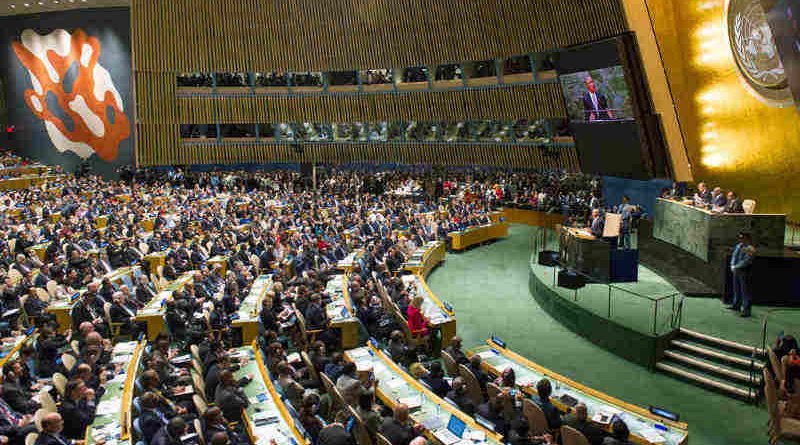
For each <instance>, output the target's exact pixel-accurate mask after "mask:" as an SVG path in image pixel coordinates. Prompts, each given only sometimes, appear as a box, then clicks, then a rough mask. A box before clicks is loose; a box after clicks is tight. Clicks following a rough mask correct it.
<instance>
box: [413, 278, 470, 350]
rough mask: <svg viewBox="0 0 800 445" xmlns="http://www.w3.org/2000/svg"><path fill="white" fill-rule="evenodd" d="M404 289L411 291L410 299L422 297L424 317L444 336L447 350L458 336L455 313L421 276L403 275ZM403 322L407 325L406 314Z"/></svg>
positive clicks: (443, 342)
mask: <svg viewBox="0 0 800 445" xmlns="http://www.w3.org/2000/svg"><path fill="white" fill-rule="evenodd" d="M402 281H403V287H404V288H406V289H409V292H408V293H409V297H410V298H411V299H413V298H414V296H416V295H421V296H422V297H423V300H422V315H424V316H425V318H426V319H427V320H428V322H429V323H430V324H431V325H432V326H433V327H434V328H438V329H439V330H440V331H441V334H442V348H446V347H447V346H448V345H449V344H450V340H452V339H453V336H455V335H456V317H455V313H454V312H453V311H452V310H451V309H448V308H447V307H445V305H444V304H442V302H441V301H439V299H438V298H436V295H434V294H433V292H431V289H430V288H429V287H428V283H426V282H425V279H424V278H423V277H422V276H421V275H403V276H402ZM401 315H402V316H403V320H401V322H403V323H407V322H408V320H406V319H405V314H401Z"/></svg>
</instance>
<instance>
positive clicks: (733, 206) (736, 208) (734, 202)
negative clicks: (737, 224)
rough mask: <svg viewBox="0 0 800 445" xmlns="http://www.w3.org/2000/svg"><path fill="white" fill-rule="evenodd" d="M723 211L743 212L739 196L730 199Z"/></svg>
mask: <svg viewBox="0 0 800 445" xmlns="http://www.w3.org/2000/svg"><path fill="white" fill-rule="evenodd" d="M724 212H725V213H744V208H742V201H740V200H739V198H735V199H731V200H730V201H728V203H727V204H725V209H724Z"/></svg>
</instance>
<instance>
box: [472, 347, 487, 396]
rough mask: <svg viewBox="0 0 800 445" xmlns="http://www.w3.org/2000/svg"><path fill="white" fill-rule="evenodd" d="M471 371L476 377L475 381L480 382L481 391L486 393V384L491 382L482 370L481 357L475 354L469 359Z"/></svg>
mask: <svg viewBox="0 0 800 445" xmlns="http://www.w3.org/2000/svg"><path fill="white" fill-rule="evenodd" d="M469 370H470V371H472V374H474V375H475V379H476V380H478V385H480V387H481V391H486V383H488V382H489V377H488V376H487V375H486V373H485V372H483V369H482V368H481V356H480V355H478V354H475V355H473V356H472V357H470V358H469Z"/></svg>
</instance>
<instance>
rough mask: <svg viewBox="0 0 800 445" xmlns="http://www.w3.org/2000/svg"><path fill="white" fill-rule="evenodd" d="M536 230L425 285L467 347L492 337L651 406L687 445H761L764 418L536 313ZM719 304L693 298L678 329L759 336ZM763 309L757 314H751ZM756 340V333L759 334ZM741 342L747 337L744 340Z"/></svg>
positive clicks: (440, 271)
mask: <svg viewBox="0 0 800 445" xmlns="http://www.w3.org/2000/svg"><path fill="white" fill-rule="evenodd" d="M535 230H536V229H533V228H530V227H527V226H517V225H515V226H512V227H511V232H510V236H509V237H508V238H506V239H504V240H500V241H497V242H495V243H493V244H490V245H487V246H482V247H477V248H474V249H472V250H470V251H467V252H464V253H461V254H448V255H447V258H446V261H445V263H444V264H443V265H441V266H440V267H439V268H437V269H436V270H435V271H433V273H432V274H431V275H430V277H429V279H428V284H429V285H430V287H431V289H432V290H433V292H434V293H436V295H437V296H439V297H440V298H441V299H443V300H445V301H447V302H449V303H451V304H452V305H453V306H454V307H455V310H456V318H457V320H458V333H459V335H460V336H461V337H462V338H463V339H464V344H465V346H472V345H476V344H479V343H483V342H484V341H485V340H486V339H487V338H488V336H489V335H490V334H491V333H495V334H496V335H497V336H499V337H500V338H502V339H503V340H505V341H506V342H507V343H508V345H509V347H510V348H511V349H512V350H514V351H516V352H518V353H520V354H522V355H523V356H525V357H528V358H529V359H531V360H532V361H534V362H536V363H539V364H540V365H543V366H545V367H547V368H550V369H552V370H553V371H555V372H558V373H561V374H563V375H565V376H567V377H569V378H572V379H574V380H576V381H578V382H581V383H583V384H586V385H588V386H590V387H592V388H595V389H597V390H600V391H603V392H605V393H607V394H609V395H612V396H614V397H617V398H619V399H622V400H625V401H627V402H630V403H634V404H637V405H640V406H644V407H647V406H648V405H657V406H662V407H664V408H667V409H670V410H672V411H675V412H678V413H680V415H681V420H683V421H686V422H687V423H688V424H689V443H690V444H692V445H712V444H713V445H738V444H741V445H756V444H766V443H767V437H766V422H767V413H766V411H765V410H764V409H763V408H761V407H755V406H753V405H748V404H746V403H743V402H739V401H736V400H733V399H731V398H728V397H725V396H722V395H719V394H716V393H713V392H709V391H705V390H703V389H700V388H698V387H696V386H693V385H691V384H688V383H684V382H682V381H679V380H676V379H674V378H672V377H669V376H666V375H663V374H659V373H651V372H650V371H648V370H647V369H645V368H643V367H641V366H638V365H635V364H633V363H630V362H628V361H626V360H624V359H621V358H619V357H617V356H616V355H614V354H611V353H610V352H607V351H605V350H603V349H601V348H598V347H597V346H595V345H593V344H592V343H591V342H589V341H587V340H585V339H583V338H582V337H580V336H578V335H577V334H575V333H573V332H572V331H570V330H568V329H567V328H565V327H563V326H562V325H561V324H559V323H558V322H557V321H555V320H554V319H553V318H551V317H550V316H549V315H548V314H547V313H546V312H545V311H544V310H543V309H541V308H540V307H539V306H538V304H537V303H536V301H535V300H534V299H533V297H532V296H531V295H530V293H529V291H528V273H529V260H530V254H531V236H532V234H533V233H534V231H535ZM719 306H720V303H719V301H717V300H712V299H708V300H702V299H691V301H689V302H688V304H687V308H686V309H685V311H686V312H685V313H684V321H685V323H684V325H686V326H687V327H690V328H692V327H694V328H696V329H698V330H700V331H702V332H707V333H710V334H714V333H717V334H720V333H727V332H728V331H729V330H732V331H734V332H737V333H738V334H739V335H740V336H741V337H739V336H729V337H728V338H732V339H739V340H749V341H752V342H753V343H755V340H753V339H752V338H751V337H753V335H756V334H757V333H758V332H759V329H760V328H758V327H757V326H760V323H758V322H757V321H756V319H750V320H743V319H740V318H738V317H733V316H732V314H730V313H728V312H726V311H723V310H722V309H721V308H720V307H719ZM759 311H762V309H760V308H759V309H756V314H758V313H759ZM757 336H758V337H759V338H760V334H757ZM744 337H747V338H744Z"/></svg>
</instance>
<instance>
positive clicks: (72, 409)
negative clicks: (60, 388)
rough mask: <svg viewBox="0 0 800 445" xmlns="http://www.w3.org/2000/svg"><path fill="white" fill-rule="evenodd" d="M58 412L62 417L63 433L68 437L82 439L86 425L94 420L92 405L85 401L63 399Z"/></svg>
mask: <svg viewBox="0 0 800 445" xmlns="http://www.w3.org/2000/svg"><path fill="white" fill-rule="evenodd" d="M59 412H60V413H61V417H63V418H64V431H63V434H64V436H65V437H68V438H70V439H83V437H84V436H85V435H86V427H88V426H89V424H91V423H92V422H93V421H94V407H93V406H90V405H87V404H85V403H75V402H74V401H72V400H69V399H65V400H64V401H63V402H61V409H59Z"/></svg>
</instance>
